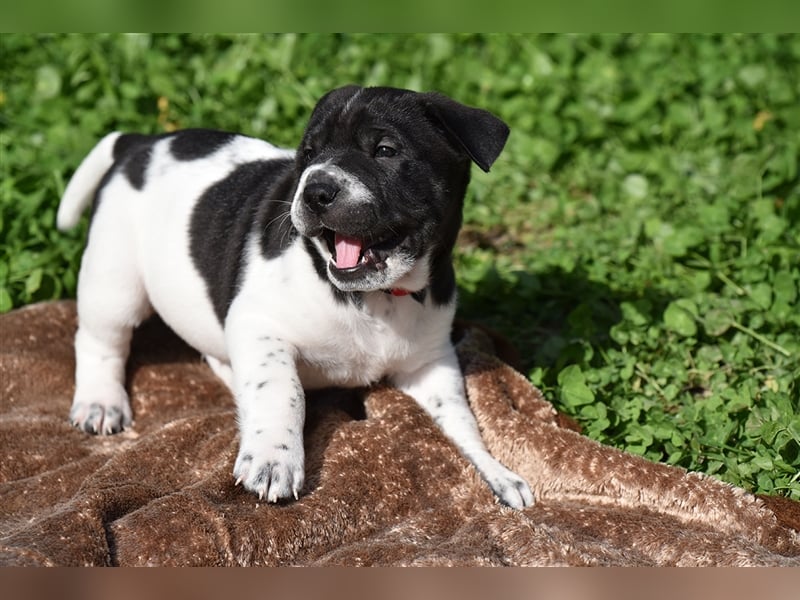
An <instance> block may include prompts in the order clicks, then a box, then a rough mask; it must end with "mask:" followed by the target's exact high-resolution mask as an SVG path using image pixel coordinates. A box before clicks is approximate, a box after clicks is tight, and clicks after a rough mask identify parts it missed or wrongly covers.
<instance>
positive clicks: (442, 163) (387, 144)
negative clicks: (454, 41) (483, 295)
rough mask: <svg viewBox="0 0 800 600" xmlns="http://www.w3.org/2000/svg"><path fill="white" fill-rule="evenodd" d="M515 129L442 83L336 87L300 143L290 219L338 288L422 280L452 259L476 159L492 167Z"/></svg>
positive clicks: (419, 285)
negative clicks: (429, 87) (436, 88)
mask: <svg viewBox="0 0 800 600" xmlns="http://www.w3.org/2000/svg"><path fill="white" fill-rule="evenodd" d="M508 133H509V130H508V127H507V126H506V124H505V123H503V121H501V120H500V119H498V118H497V117H495V116H494V115H492V114H491V113H489V112H487V111H485V110H481V109H477V108H472V107H468V106H465V105H463V104H460V103H458V102H456V101H454V100H451V99H450V98H448V97H446V96H444V95H442V94H438V93H417V92H412V91H409V90H401V89H394V88H383V87H378V88H361V87H357V86H348V87H344V88H340V89H337V90H334V91H332V92H330V93H328V94H327V95H325V96H324V97H323V98H322V99H321V100H320V101H319V103H318V104H317V106H316V108H315V109H314V112H313V114H312V115H311V119H310V121H309V123H308V126H307V128H306V131H305V134H304V136H303V140H302V142H301V144H300V147H299V149H298V153H297V162H296V169H297V182H298V183H297V188H296V190H295V194H294V197H293V202H292V211H291V214H292V222H293V224H294V226H295V227H296V228H297V230H298V231H299V232H300V234H301V235H303V236H306V237H307V238H309V239H311V240H312V242H313V246H314V248H315V250H316V251H317V252H318V253H319V254H320V256H321V258H322V259H323V260H324V262H325V263H326V264H327V276H328V278H329V279H330V281H331V282H332V283H333V285H335V286H336V287H337V288H338V289H340V290H342V291H372V290H380V289H388V288H403V289H406V290H409V291H418V290H421V289H424V288H426V287H427V286H428V285H429V284H430V283H431V281H430V280H431V277H432V276H433V274H434V273H435V272H436V271H437V269H439V268H440V267H441V264H442V262H443V261H446V262H447V264H448V268H450V269H451V267H449V261H450V253H451V251H452V248H453V245H454V244H455V240H456V236H457V234H458V230H459V228H460V226H461V210H462V204H463V199H464V193H465V191H466V187H467V184H468V182H469V173H470V164H471V162H475V163H476V164H477V165H478V166H479V167H480V168H481V169H483V170H484V171H488V170H489V168H490V167H491V165H492V163H494V161H495V159H496V158H497V156H498V155H499V154H500V152H501V151H502V149H503V146H504V145H505V142H506V139H507V138H508Z"/></svg>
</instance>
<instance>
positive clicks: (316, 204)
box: [303, 181, 339, 213]
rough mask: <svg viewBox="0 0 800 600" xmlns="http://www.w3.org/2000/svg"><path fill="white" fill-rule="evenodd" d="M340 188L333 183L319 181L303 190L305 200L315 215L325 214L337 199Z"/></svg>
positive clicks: (309, 184)
mask: <svg viewBox="0 0 800 600" xmlns="http://www.w3.org/2000/svg"><path fill="white" fill-rule="evenodd" d="M338 193H339V188H338V187H337V186H335V185H333V184H331V183H326V182H323V181H317V182H313V183H308V184H307V185H306V187H305V188H304V189H303V200H304V201H305V203H306V205H307V206H308V208H309V209H311V210H312V211H313V212H315V213H319V212H323V211H324V210H325V209H326V208H328V206H330V204H331V203H332V202H333V200H334V198H336V194H338Z"/></svg>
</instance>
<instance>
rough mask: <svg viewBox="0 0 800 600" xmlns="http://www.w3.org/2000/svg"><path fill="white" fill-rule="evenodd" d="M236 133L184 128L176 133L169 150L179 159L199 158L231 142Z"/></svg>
mask: <svg viewBox="0 0 800 600" xmlns="http://www.w3.org/2000/svg"><path fill="white" fill-rule="evenodd" d="M235 137H236V134H235V133H229V132H227V131H216V130H214V129H184V130H183V131H179V132H177V133H175V134H174V137H173V138H172V142H171V143H170V146H169V150H170V152H171V153H172V156H174V157H175V158H176V159H177V160H197V159H198V158H205V157H206V156H209V155H211V154H214V152H216V151H217V150H219V149H220V148H222V147H223V146H225V145H227V144H229V143H230V141H231V140H232V139H233V138H235Z"/></svg>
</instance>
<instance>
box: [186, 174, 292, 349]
mask: <svg viewBox="0 0 800 600" xmlns="http://www.w3.org/2000/svg"><path fill="white" fill-rule="evenodd" d="M291 164H292V161H291V160H271V161H254V162H250V163H245V164H242V165H240V166H239V167H237V168H236V169H235V170H234V171H233V172H231V173H230V174H229V175H228V176H227V177H226V178H225V179H222V180H221V181H218V182H217V183H215V184H214V185H212V186H211V187H210V188H208V189H207V190H206V191H205V193H203V195H202V196H201V198H200V200H199V201H198V202H197V205H196V206H195V209H194V213H193V214H192V220H191V225H190V232H189V235H190V240H191V254H192V260H193V262H194V265H195V267H196V268H197V270H198V272H199V273H200V275H201V276H202V277H203V279H204V280H205V282H206V287H207V289H208V294H209V296H210V298H211V302H212V304H213V305H214V311H215V313H216V315H217V318H218V319H219V322H220V323H223V322H224V321H225V316H226V315H227V313H228V308H229V307H230V305H231V302H232V301H233V298H234V296H235V295H236V292H237V291H238V287H239V279H240V275H241V269H242V263H243V261H244V252H245V248H246V245H247V242H248V240H249V239H250V234H251V232H253V231H264V229H265V226H264V225H262V224H261V222H262V220H263V219H264V218H267V219H268V218H269V215H271V214H272V212H275V211H277V210H284V208H283V207H284V205H283V204H282V202H280V201H274V200H272V197H273V194H274V193H275V190H274V188H273V186H274V184H275V182H276V181H277V180H280V179H281V177H283V176H284V175H285V173H286V172H287V170H288V169H289V167H290V166H291ZM278 198H280V196H278ZM271 207H272V208H271ZM265 214H266V215H267V216H266V217H264V215H265ZM259 215H261V216H259ZM267 222H269V221H267ZM273 226H274V227H278V228H281V227H282V228H284V229H293V228H292V225H291V223H290V222H288V221H280V220H278V222H277V225H273ZM267 228H269V227H267ZM268 233H269V235H271V236H274V237H277V238H278V239H284V240H290V239H291V233H290V232H289V231H288V230H287V231H286V232H282V231H272V232H265V233H264V235H265V236H266V235H267V234H268ZM287 243H288V241H287ZM266 339H269V338H266Z"/></svg>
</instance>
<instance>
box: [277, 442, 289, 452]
mask: <svg viewBox="0 0 800 600" xmlns="http://www.w3.org/2000/svg"><path fill="white" fill-rule="evenodd" d="M288 449H289V446H287V445H286V444H278V445H276V446H275V450H284V451H285V450H288Z"/></svg>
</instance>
